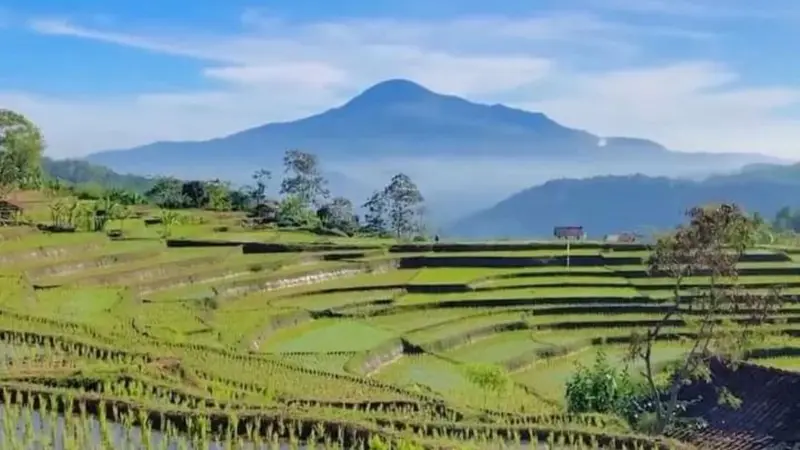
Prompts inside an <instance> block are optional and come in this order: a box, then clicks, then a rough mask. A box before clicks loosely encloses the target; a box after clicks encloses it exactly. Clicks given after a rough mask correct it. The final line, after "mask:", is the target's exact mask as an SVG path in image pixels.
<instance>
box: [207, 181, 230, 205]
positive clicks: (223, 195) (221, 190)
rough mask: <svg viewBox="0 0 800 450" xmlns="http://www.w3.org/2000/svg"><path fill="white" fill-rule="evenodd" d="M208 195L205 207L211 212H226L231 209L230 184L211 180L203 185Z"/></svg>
mask: <svg viewBox="0 0 800 450" xmlns="http://www.w3.org/2000/svg"><path fill="white" fill-rule="evenodd" d="M205 189H206V193H207V194H208V202H207V205H206V207H207V208H208V209H210V210H212V211H228V210H230V209H231V196H230V193H231V188H230V183H227V182H224V181H220V180H212V181H209V182H207V183H206V185H205Z"/></svg>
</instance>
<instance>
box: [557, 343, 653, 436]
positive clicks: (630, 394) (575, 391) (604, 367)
mask: <svg viewBox="0 0 800 450" xmlns="http://www.w3.org/2000/svg"><path fill="white" fill-rule="evenodd" d="M637 388H638V386H637V385H636V384H634V383H633V382H632V380H631V378H630V376H629V374H628V370H627V368H624V369H618V368H616V367H615V366H614V365H612V364H610V363H609V361H608V357H607V356H606V353H605V352H604V351H603V350H602V348H601V349H599V350H598V351H597V354H596V355H595V360H594V365H592V366H591V367H586V366H584V365H582V364H580V363H577V364H576V371H575V372H574V373H573V374H572V376H571V377H570V378H569V380H568V381H567V384H566V392H565V393H566V401H567V410H568V411H569V412H570V413H574V414H584V413H601V414H609V413H610V414H617V415H619V416H623V417H625V418H627V419H629V420H631V419H634V417H633V416H632V415H633V413H635V412H636V410H635V408H634V402H635V400H636V397H637V393H638V389H637Z"/></svg>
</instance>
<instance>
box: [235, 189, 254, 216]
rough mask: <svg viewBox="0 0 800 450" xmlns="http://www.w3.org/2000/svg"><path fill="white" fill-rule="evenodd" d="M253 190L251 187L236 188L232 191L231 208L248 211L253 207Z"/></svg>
mask: <svg viewBox="0 0 800 450" xmlns="http://www.w3.org/2000/svg"><path fill="white" fill-rule="evenodd" d="M251 195H252V191H251V190H249V189H235V190H232V191H231V192H230V195H229V198H230V202H231V209H232V210H234V211H246V210H248V209H250V208H251V207H252V204H253V201H252V200H253V199H252V197H251Z"/></svg>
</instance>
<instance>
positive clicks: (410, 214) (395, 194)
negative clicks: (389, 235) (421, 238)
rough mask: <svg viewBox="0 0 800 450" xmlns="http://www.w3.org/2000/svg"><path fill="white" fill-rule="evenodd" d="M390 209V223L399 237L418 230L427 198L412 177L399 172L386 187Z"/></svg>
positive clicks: (385, 192) (385, 193)
mask: <svg viewBox="0 0 800 450" xmlns="http://www.w3.org/2000/svg"><path fill="white" fill-rule="evenodd" d="M384 195H385V196H386V199H387V202H388V209H389V223H390V225H391V228H392V231H394V233H395V235H396V236H397V237H398V238H399V237H402V236H410V235H412V234H413V233H415V232H417V231H418V225H419V224H420V220H419V217H420V215H421V211H422V210H421V206H422V202H423V201H424V200H425V199H424V198H423V197H422V194H421V193H420V192H419V188H417V185H416V184H414V182H413V181H411V177H409V176H408V175H406V174H404V173H398V174H397V175H395V176H393V177H392V180H391V181H390V182H389V185H388V186H386V188H385V189H384Z"/></svg>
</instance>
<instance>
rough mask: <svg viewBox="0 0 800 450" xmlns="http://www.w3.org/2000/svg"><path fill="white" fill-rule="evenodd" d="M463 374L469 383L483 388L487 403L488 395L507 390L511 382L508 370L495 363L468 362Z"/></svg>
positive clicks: (498, 393)
mask: <svg viewBox="0 0 800 450" xmlns="http://www.w3.org/2000/svg"><path fill="white" fill-rule="evenodd" d="M465 374H466V377H467V379H468V380H469V381H470V382H471V383H473V384H474V385H476V386H478V387H479V388H480V389H481V390H483V392H484V395H485V397H484V402H485V403H488V396H489V395H491V394H496V395H500V394H503V393H505V392H507V390H508V388H509V386H510V385H511V383H512V382H511V377H510V376H509V375H508V372H507V371H506V370H505V369H504V368H502V367H500V366H498V365H495V364H469V365H467V367H466V370H465Z"/></svg>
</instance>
